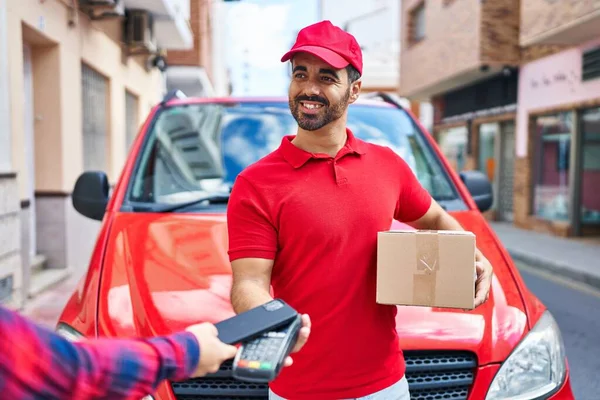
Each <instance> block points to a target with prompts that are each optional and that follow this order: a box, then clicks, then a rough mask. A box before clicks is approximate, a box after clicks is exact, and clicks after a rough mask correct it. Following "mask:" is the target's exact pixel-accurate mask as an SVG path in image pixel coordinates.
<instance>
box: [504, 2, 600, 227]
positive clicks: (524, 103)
mask: <svg viewBox="0 0 600 400" xmlns="http://www.w3.org/2000/svg"><path fill="white" fill-rule="evenodd" d="M520 43H521V46H522V48H523V49H524V57H523V65H522V67H521V73H520V79H519V81H520V82H519V95H518V96H519V107H518V116H517V143H516V149H515V150H516V162H517V164H516V168H517V170H518V171H519V174H518V175H517V179H516V182H515V205H516V208H517V209H518V212H517V213H516V215H515V217H516V218H515V222H516V224H518V225H519V226H522V227H525V228H530V229H535V230H539V231H545V232H550V233H552V234H556V235H559V236H588V235H593V236H598V235H600V191H598V188H599V187H600V2H598V1H594V0H580V1H575V2H574V1H570V2H564V1H546V0H527V1H523V2H522V9H521V29H520ZM532 49H533V50H532ZM536 49H537V51H536Z"/></svg>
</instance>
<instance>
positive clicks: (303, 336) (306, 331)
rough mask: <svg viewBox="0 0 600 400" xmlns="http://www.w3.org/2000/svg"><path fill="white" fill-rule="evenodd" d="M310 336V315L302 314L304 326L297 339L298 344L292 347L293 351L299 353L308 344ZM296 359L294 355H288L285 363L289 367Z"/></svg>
mask: <svg viewBox="0 0 600 400" xmlns="http://www.w3.org/2000/svg"><path fill="white" fill-rule="evenodd" d="M309 336H310V317H309V316H308V315H307V314H303V315H302V328H300V332H299V334H298V340H297V341H296V345H295V346H294V348H293V349H292V353H297V352H298V351H300V349H302V347H304V345H305V344H306V342H307V340H308V337H309ZM293 362H294V361H293V360H292V357H289V356H288V357H287V358H286V359H285V361H284V363H283V365H284V366H285V367H289V366H290V365H292V363H293Z"/></svg>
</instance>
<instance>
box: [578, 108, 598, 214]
mask: <svg viewBox="0 0 600 400" xmlns="http://www.w3.org/2000/svg"><path fill="white" fill-rule="evenodd" d="M581 134H582V138H583V139H582V149H581V150H582V151H581V154H582V160H581V222H582V223H583V224H600V190H598V188H600V107H596V108H592V109H587V110H583V111H582V113H581Z"/></svg>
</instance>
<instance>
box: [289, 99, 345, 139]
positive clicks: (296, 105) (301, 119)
mask: <svg viewBox="0 0 600 400" xmlns="http://www.w3.org/2000/svg"><path fill="white" fill-rule="evenodd" d="M349 99H350V88H348V90H347V91H346V94H345V95H344V97H343V98H342V99H341V100H340V101H339V102H338V103H336V104H329V102H328V101H327V99H325V98H324V97H320V96H304V95H301V96H298V97H296V98H295V99H293V100H292V99H290V100H289V106H290V111H291V112H292V115H293V116H294V119H295V120H296V122H297V123H298V126H299V127H300V128H302V129H304V130H306V131H316V130H318V129H321V128H322V127H324V126H325V125H327V124H329V123H330V122H333V121H335V120H337V119H339V118H340V117H341V116H342V115H344V111H346V108H347V107H348V100H349ZM301 101H313V102H318V103H321V104H323V107H321V109H320V112H319V113H318V114H304V113H303V112H302V111H300V102H301ZM323 110H324V111H325V112H324V113H322V111H323Z"/></svg>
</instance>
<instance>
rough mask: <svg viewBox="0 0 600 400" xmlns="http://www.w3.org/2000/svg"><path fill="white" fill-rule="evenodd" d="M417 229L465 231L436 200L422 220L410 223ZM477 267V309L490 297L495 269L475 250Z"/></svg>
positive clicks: (432, 202)
mask: <svg viewBox="0 0 600 400" xmlns="http://www.w3.org/2000/svg"><path fill="white" fill-rule="evenodd" d="M410 224H411V225H413V226H414V227H415V228H417V229H431V230H453V231H464V230H465V229H464V228H463V227H462V226H461V225H460V224H459V223H458V221H457V220H456V219H455V218H454V217H452V215H450V214H448V213H447V212H446V210H444V209H443V208H442V207H441V206H440V205H439V204H438V203H437V202H436V201H435V200H433V199H432V200H431V205H430V206H429V209H428V210H427V212H426V213H425V215H423V216H422V217H421V218H419V219H417V220H416V221H413V222H411V223H410ZM475 265H476V267H477V282H476V293H475V307H477V306H479V305H480V304H482V303H484V302H485V301H486V300H487V299H488V297H489V290H490V287H491V283H492V275H493V272H494V271H493V268H492V265H491V264H490V262H489V261H488V260H487V258H485V256H484V255H483V253H482V252H481V251H480V250H479V249H478V248H475Z"/></svg>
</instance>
